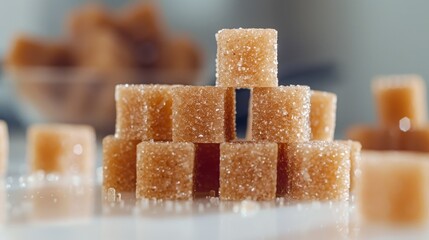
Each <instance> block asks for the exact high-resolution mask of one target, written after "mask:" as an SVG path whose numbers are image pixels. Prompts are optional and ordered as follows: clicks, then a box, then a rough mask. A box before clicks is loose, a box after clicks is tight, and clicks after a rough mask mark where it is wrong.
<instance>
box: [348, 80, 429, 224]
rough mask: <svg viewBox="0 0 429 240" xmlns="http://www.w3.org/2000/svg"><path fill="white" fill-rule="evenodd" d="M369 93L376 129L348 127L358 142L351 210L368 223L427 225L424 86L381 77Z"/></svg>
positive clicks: (428, 150)
mask: <svg viewBox="0 0 429 240" xmlns="http://www.w3.org/2000/svg"><path fill="white" fill-rule="evenodd" d="M372 92H373V95H374V99H375V108H376V111H377V114H378V125H377V126H371V125H357V126H353V127H351V128H350V129H349V130H348V132H347V136H348V137H349V138H351V139H354V140H357V141H360V142H361V143H362V148H363V149H364V150H365V151H363V153H362V161H361V162H360V164H359V172H361V176H360V177H359V181H358V182H359V184H358V186H357V190H358V191H357V194H358V196H360V197H359V198H358V201H357V204H358V206H359V209H360V213H361V215H362V216H363V217H364V218H365V219H367V220H370V221H374V222H384V223H386V222H390V223H394V224H398V223H399V224H403V223H406V224H410V223H411V224H423V223H426V222H427V220H428V219H429V188H428V184H429V127H428V126H429V124H428V119H427V100H426V86H425V82H424V80H423V79H422V78H421V77H420V76H418V75H392V76H381V77H377V78H375V79H374V81H373V83H372Z"/></svg>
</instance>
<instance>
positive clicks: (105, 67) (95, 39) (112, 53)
mask: <svg viewBox="0 0 429 240" xmlns="http://www.w3.org/2000/svg"><path fill="white" fill-rule="evenodd" d="M126 44H127V42H126V41H125V40H124V39H123V38H121V37H120V36H118V35H117V34H116V33H115V32H113V31H111V30H109V29H94V30H92V31H91V32H90V33H87V34H85V35H84V36H82V37H81V38H80V39H79V40H78V41H75V43H74V52H75V56H76V62H77V65H78V66H79V67H82V68H87V69H94V70H98V71H101V72H108V73H112V72H115V71H119V70H120V71H126V70H129V69H131V68H133V67H134V66H135V59H134V56H133V52H132V51H131V50H130V49H129V48H128V47H127V46H126ZM118 74H119V73H118ZM124 74H125V73H124ZM124 77H125V76H124ZM106 78H107V77H106Z"/></svg>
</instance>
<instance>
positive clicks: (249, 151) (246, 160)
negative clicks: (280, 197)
mask: <svg viewBox="0 0 429 240" xmlns="http://www.w3.org/2000/svg"><path fill="white" fill-rule="evenodd" d="M276 177H277V144H276V143H251V142H247V143H246V142H235V143H222V144H221V145H220V189H219V196H220V199H221V200H233V201H239V200H245V199H251V200H261V201H264V200H265V201H266V200H273V199H274V198H275V196H276Z"/></svg>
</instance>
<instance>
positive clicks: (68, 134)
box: [27, 124, 96, 175]
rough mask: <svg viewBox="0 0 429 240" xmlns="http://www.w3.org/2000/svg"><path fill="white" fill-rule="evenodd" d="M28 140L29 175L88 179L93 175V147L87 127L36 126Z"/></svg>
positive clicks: (94, 145) (93, 134)
mask: <svg viewBox="0 0 429 240" xmlns="http://www.w3.org/2000/svg"><path fill="white" fill-rule="evenodd" d="M27 139H28V146H27V147H28V148H27V149H28V150H27V151H28V160H29V162H30V169H31V171H32V172H36V171H44V172H47V173H59V174H64V175H68V174H71V175H91V174H92V173H93V171H94V165H95V162H96V159H95V150H96V143H95V132H94V129H93V128H92V127H90V126H86V125H67V124H35V125H32V126H31V127H30V128H29V129H28V132H27Z"/></svg>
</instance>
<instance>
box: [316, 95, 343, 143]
mask: <svg viewBox="0 0 429 240" xmlns="http://www.w3.org/2000/svg"><path fill="white" fill-rule="evenodd" d="M310 101H311V107H310V126H311V139H312V140H325V141H332V140H333V139H334V133H335V119H336V110H337V95H335V94H334V93H329V92H321V91H312V92H311V100H310Z"/></svg>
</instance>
